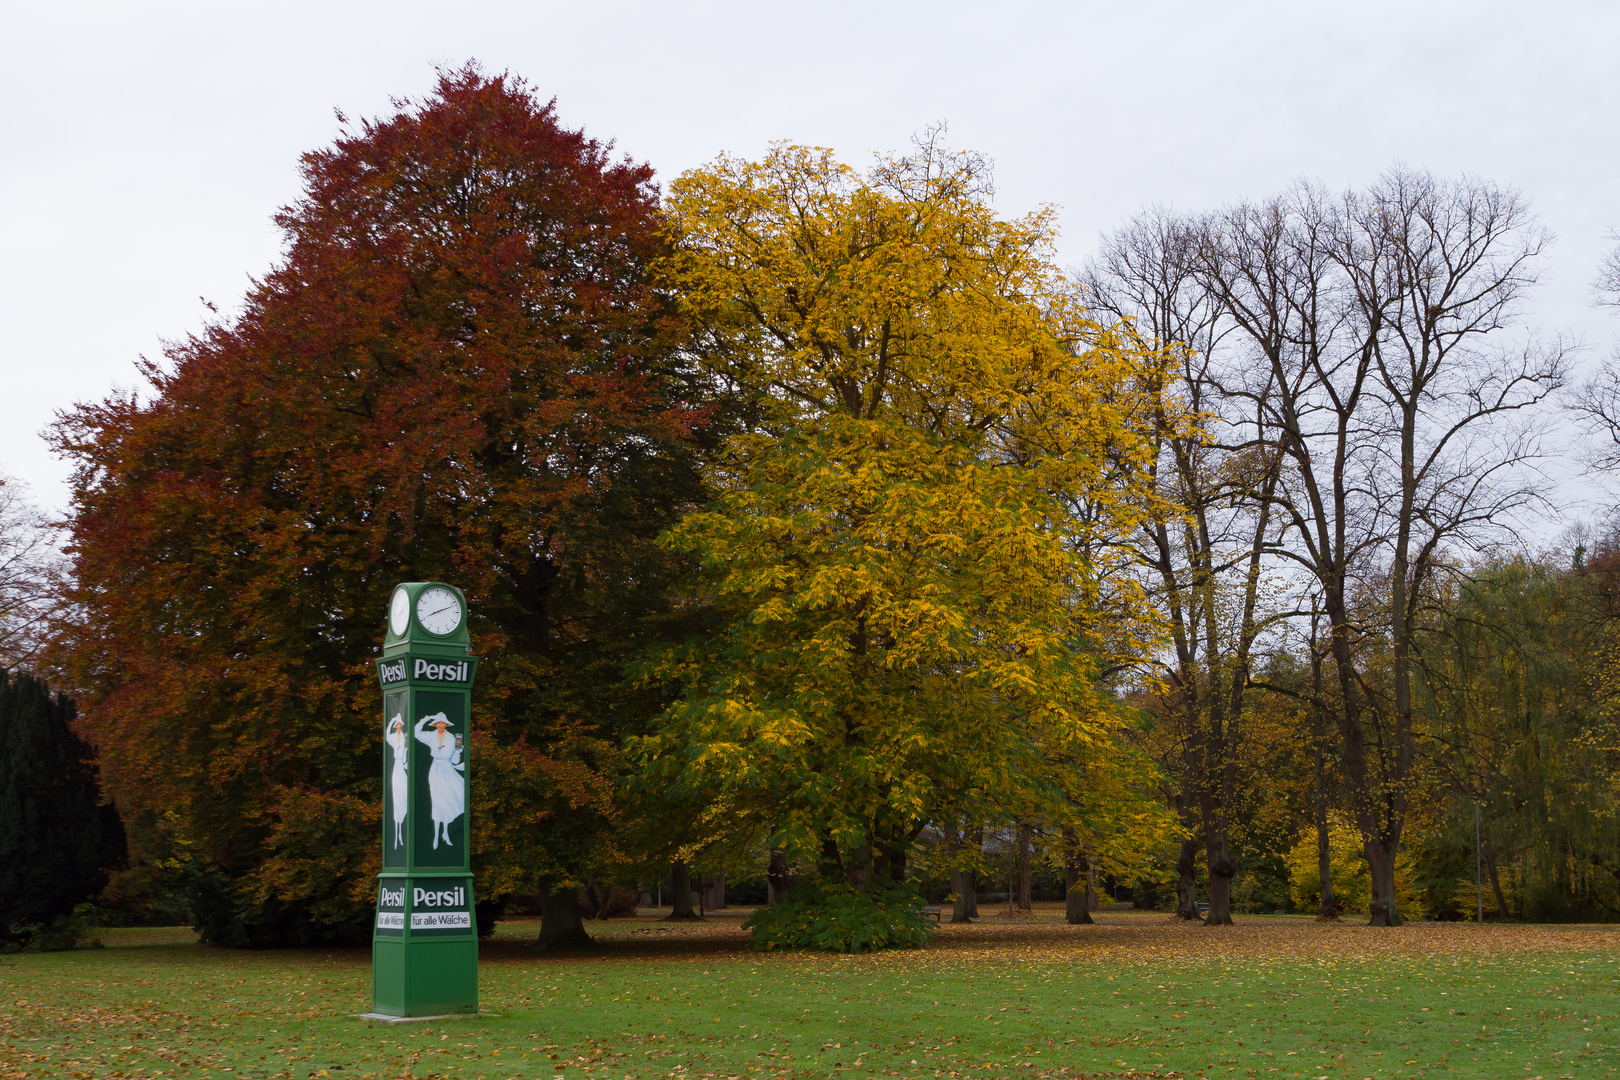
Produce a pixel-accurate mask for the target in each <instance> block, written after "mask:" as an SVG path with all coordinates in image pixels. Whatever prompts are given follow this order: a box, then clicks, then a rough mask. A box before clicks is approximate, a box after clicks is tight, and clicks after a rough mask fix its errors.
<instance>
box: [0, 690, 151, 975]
mask: <svg viewBox="0 0 1620 1080" xmlns="http://www.w3.org/2000/svg"><path fill="white" fill-rule="evenodd" d="M74 715H75V708H74V704H73V699H72V698H70V697H68V696H67V695H66V694H60V693H58V694H52V693H51V691H50V687H48V686H47V685H46V684H45V682H44V681H43V680H40V679H37V678H35V677H34V676H32V675H29V674H27V673H26V672H15V673H8V672H6V671H5V670H3V669H0V733H3V737H0V944H12V945H16V944H22V943H24V942H26V941H27V940H28V939H29V938H30V937H32V936H33V934H34V933H35V932H36V931H37V929H39V928H42V927H49V926H50V925H51V923H52V921H53V920H55V919H56V918H57V917H58V916H64V915H67V914H69V913H70V912H71V911H72V910H73V908H74V906H75V905H77V904H81V903H84V902H85V901H87V900H91V899H93V898H94V897H95V895H96V893H97V892H99V891H100V889H101V887H102V885H103V884H104V883H105V881H106V871H107V868H108V866H109V865H110V864H111V863H113V862H114V861H115V860H116V858H117V856H118V855H119V854H120V850H119V849H120V848H121V847H122V842H123V834H122V830H121V829H120V828H119V826H118V818H117V815H116V812H115V811H114V810H113V808H112V807H111V806H103V805H102V804H101V793H100V787H99V785H98V783H97V778H96V767H95V760H94V754H93V753H92V751H91V749H90V747H89V745H88V744H86V743H85V742H84V740H82V739H80V738H79V737H78V736H77V735H75V734H74V733H73V730H72V729H71V728H70V727H69V726H68V724H69V722H70V721H71V720H72V719H73V718H74Z"/></svg>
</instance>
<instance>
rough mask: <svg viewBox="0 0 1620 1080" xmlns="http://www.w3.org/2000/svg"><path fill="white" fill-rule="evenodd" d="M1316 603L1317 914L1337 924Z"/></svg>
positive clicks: (1313, 740) (1313, 683)
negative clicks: (1319, 899)
mask: <svg viewBox="0 0 1620 1080" xmlns="http://www.w3.org/2000/svg"><path fill="white" fill-rule="evenodd" d="M1316 628H1317V612H1316V601H1315V600H1314V599H1313V600H1312V601H1311V637H1310V650H1311V693H1312V698H1313V700H1312V705H1311V744H1312V748H1313V749H1314V750H1315V751H1316V876H1317V880H1318V881H1319V882H1320V883H1321V887H1322V907H1321V910H1319V911H1318V912H1317V913H1316V920H1317V921H1318V922H1337V921H1338V919H1339V898H1338V897H1336V896H1334V895H1333V845H1332V842H1331V841H1332V834H1331V833H1329V831H1328V816H1327V811H1328V807H1327V803H1328V794H1327V761H1326V759H1325V756H1324V755H1323V753H1322V740H1323V739H1324V738H1326V737H1327V732H1326V728H1327V723H1326V720H1325V719H1324V718H1323V716H1322V700H1323V698H1322V694H1323V679H1322V652H1321V650H1320V649H1318V648H1317V647H1316Z"/></svg>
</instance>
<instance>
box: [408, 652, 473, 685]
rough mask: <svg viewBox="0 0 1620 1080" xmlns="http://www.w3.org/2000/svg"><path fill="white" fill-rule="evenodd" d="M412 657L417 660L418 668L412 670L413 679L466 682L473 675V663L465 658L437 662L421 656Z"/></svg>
mask: <svg viewBox="0 0 1620 1080" xmlns="http://www.w3.org/2000/svg"><path fill="white" fill-rule="evenodd" d="M412 659H414V660H415V661H416V669H415V670H414V671H412V672H411V677H412V678H413V679H418V680H424V681H427V682H466V681H467V680H468V679H469V678H470V677H471V672H472V665H471V664H469V663H467V661H465V660H452V661H450V662H449V663H446V664H436V663H434V662H433V661H431V660H424V659H422V657H420V656H417V657H413V658H412Z"/></svg>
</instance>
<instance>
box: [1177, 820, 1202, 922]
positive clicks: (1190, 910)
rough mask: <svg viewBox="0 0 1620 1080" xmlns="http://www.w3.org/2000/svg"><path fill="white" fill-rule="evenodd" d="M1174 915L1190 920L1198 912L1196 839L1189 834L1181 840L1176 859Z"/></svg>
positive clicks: (1197, 915) (1196, 916)
mask: <svg viewBox="0 0 1620 1080" xmlns="http://www.w3.org/2000/svg"><path fill="white" fill-rule="evenodd" d="M1176 871H1177V873H1178V875H1179V876H1178V878H1177V879H1176V917H1177V918H1181V919H1187V920H1189V921H1190V920H1192V919H1196V918H1199V914H1198V840H1197V838H1196V837H1192V836H1189V837H1187V839H1185V840H1183V841H1182V842H1181V857H1180V858H1178V859H1177V860H1176Z"/></svg>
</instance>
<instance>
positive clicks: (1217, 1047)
mask: <svg viewBox="0 0 1620 1080" xmlns="http://www.w3.org/2000/svg"><path fill="white" fill-rule="evenodd" d="M1101 919H1102V925H1099V926H1093V927H1070V926H1065V925H1063V924H1062V922H1061V912H1060V911H1058V910H1057V908H1056V906H1052V907H1050V908H1049V909H1047V910H1042V911H1038V912H1037V915H1036V918H1034V919H1027V918H1025V919H1018V920H1011V919H1008V918H1006V916H1005V915H998V916H994V917H989V918H986V919H985V920H983V921H982V922H980V923H978V924H975V925H973V926H966V927H953V926H946V927H944V928H942V930H941V932H940V934H939V935H938V937H937V938H936V940H935V942H934V943H933V944H932V945H930V946H929V947H928V948H925V949H921V950H916V951H911V952H905V953H889V954H881V955H877V956H860V957H833V956H823V955H807V954H794V955H756V954H753V953H750V952H748V951H747V950H746V947H745V942H746V939H745V936H744V934H743V932H742V930H741V929H740V927H739V926H738V923H739V922H740V921H741V920H739V919H737V918H734V917H733V918H720V917H716V918H714V919H712V920H711V921H710V922H709V923H707V924H704V925H701V926H689V925H682V926H671V925H667V924H663V923H660V922H659V921H657V920H656V919H655V918H652V917H642V918H636V919H623V920H615V921H613V922H611V923H593V924H591V927H592V932H593V933H595V934H597V935H598V936H599V937H600V938H601V939H602V941H603V947H602V948H601V949H600V950H598V951H597V952H596V953H594V954H592V955H590V956H586V957H582V958H569V959H558V958H552V957H540V956H535V955H533V954H531V953H530V952H529V951H528V949H527V942H528V941H529V940H530V939H531V938H532V937H533V934H534V932H535V926H534V924H533V923H524V922H521V921H519V922H511V923H506V924H503V925H502V927H501V929H500V932H499V933H498V934H497V936H496V938H495V940H494V941H492V942H488V943H486V945H485V947H484V950H483V962H482V964H481V965H480V978H481V1002H482V1007H483V1009H484V1010H485V1011H486V1012H488V1013H496V1014H499V1015H498V1016H483V1017H479V1018H476V1019H469V1020H462V1021H456V1022H451V1023H426V1024H412V1025H399V1026H394V1027H379V1026H371V1025H367V1024H364V1023H362V1022H360V1021H358V1020H355V1019H353V1018H352V1016H351V1014H353V1013H358V1012H361V1011H363V1010H365V1009H367V1008H369V1006H370V1000H369V991H370V957H369V953H368V952H366V951H364V950H353V951H350V950H304V951H291V952H288V951H283V952H243V951H236V950H227V949H212V948H203V947H200V946H198V945H197V944H195V942H194V941H193V939H192V936H191V934H190V933H189V932H188V931H184V930H115V931H108V932H106V933H105V934H104V938H103V939H104V940H105V942H106V943H107V946H108V947H107V948H105V949H98V950H84V951H79V952H73V953H55V954H44V955H38V954H24V955H15V954H14V955H9V956H3V957H0V1078H7V1080H21V1078H23V1077H29V1078H32V1077H62V1078H67V1077H97V1078H100V1077H120V1076H123V1077H137V1076H138V1077H152V1076H163V1077H224V1076H243V1077H263V1078H270V1077H296V1078H300V1080H301V1078H303V1077H309V1076H331V1077H350V1078H354V1080H365V1078H368V1077H369V1078H374V1080H381V1078H384V1077H388V1078H393V1077H404V1076H410V1077H419V1078H420V1077H466V1078H468V1080H474V1078H478V1077H484V1078H487V1080H496V1078H506V1077H529V1076H553V1077H570V1078H580V1080H583V1077H584V1076H585V1075H586V1074H599V1075H600V1076H601V1077H603V1078H612V1080H622V1078H636V1080H639V1078H642V1077H653V1076H679V1077H684V1078H689V1080H703V1078H718V1080H725V1078H736V1077H757V1078H764V1077H807V1076H828V1075H832V1074H835V1073H836V1074H849V1075H850V1076H851V1077H853V1078H866V1077H885V1076H905V1077H925V1078H933V1077H959V1078H960V1077H971V1078H993V1077H1046V1076H1051V1077H1102V1076H1107V1077H1118V1076H1137V1077H1167V1076H1177V1077H1196V1076H1207V1077H1224V1076H1239V1077H1261V1078H1267V1077H1273V1076H1275V1077H1279V1078H1289V1080H1292V1078H1294V1077H1306V1078H1313V1080H1314V1078H1320V1077H1331V1078H1334V1080H1337V1078H1340V1077H1352V1078H1360V1077H1379V1078H1383V1077H1414V1076H1421V1075H1435V1076H1457V1077H1517V1078H1521V1080H1535V1078H1537V1077H1541V1078H1543V1080H1553V1078H1555V1077H1593V1078H1599V1077H1617V1076H1620V1047H1617V1046H1616V1042H1615V1036H1616V1032H1620V1024H1616V1023H1615V1019H1616V1014H1620V993H1617V991H1620V977H1617V976H1620V972H1617V962H1620V954H1617V947H1620V928H1608V927H1570V926H1561V927H1496V926H1436V925H1421V926H1410V927H1403V928H1401V929H1399V930H1393V931H1391V930H1374V929H1371V928H1368V927H1363V926H1351V925H1343V926H1318V925H1316V924H1315V923H1312V922H1308V921H1304V920H1296V919H1284V918H1260V917H1246V918H1242V919H1240V925H1238V926H1235V927H1225V928H1216V927H1209V928H1206V927H1199V926H1180V925H1175V924H1173V923H1171V922H1169V921H1168V920H1167V918H1166V917H1165V916H1163V915H1157V914H1146V913H1143V914H1136V913H1131V912H1105V913H1103V914H1102V915H1101Z"/></svg>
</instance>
